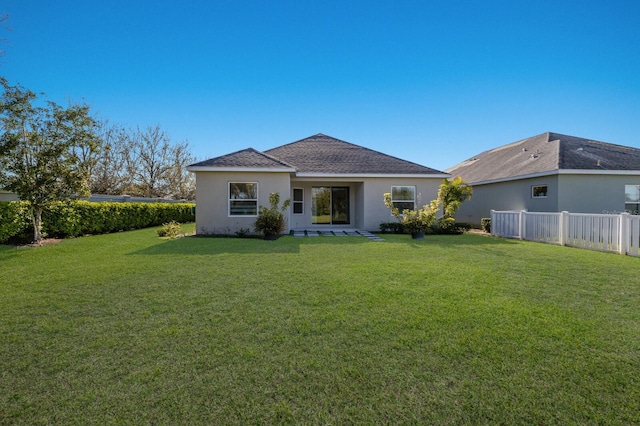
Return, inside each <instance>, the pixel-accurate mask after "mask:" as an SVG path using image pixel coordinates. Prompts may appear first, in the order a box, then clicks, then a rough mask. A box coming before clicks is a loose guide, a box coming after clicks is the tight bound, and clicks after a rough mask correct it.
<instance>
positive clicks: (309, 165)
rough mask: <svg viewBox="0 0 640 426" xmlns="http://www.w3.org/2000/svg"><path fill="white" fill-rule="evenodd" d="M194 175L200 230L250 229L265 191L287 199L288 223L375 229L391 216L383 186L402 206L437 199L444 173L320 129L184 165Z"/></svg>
mask: <svg viewBox="0 0 640 426" xmlns="http://www.w3.org/2000/svg"><path fill="white" fill-rule="evenodd" d="M187 170H189V171H191V172H194V173H195V175H196V203H197V210H196V230H197V233H198V234H225V233H235V232H238V231H241V230H242V229H250V230H251V231H253V224H254V222H255V219H256V215H257V213H258V208H259V206H269V194H270V193H272V192H277V193H279V194H280V200H281V202H282V201H284V200H286V199H290V200H291V206H290V207H289V209H288V210H287V211H286V212H285V215H286V217H287V223H288V226H289V229H296V230H298V229H300V230H302V229H309V230H312V229H314V228H323V227H324V228H326V227H332V228H340V227H342V228H352V229H363V230H370V231H377V230H379V226H380V223H382V222H390V221H393V220H394V218H393V217H392V216H391V213H390V211H389V210H388V209H387V208H386V207H385V205H384V196H383V195H384V193H386V192H390V193H392V194H393V197H394V201H395V202H396V203H397V205H398V206H399V207H401V208H413V207H415V205H416V204H417V203H419V202H421V203H423V204H424V203H427V202H429V201H430V200H432V199H434V198H436V196H437V193H438V187H439V186H440V184H441V183H442V179H444V178H448V177H449V175H448V174H446V173H444V172H441V171H438V170H434V169H431V168H429V167H425V166H422V165H419V164H416V163H412V162H410V161H406V160H401V159H399V158H396V157H392V156H390V155H386V154H383V153H380V152H377V151H374V150H371V149H368V148H365V147H362V146H358V145H354V144H352V143H349V142H345V141H341V140H339V139H336V138H332V137H330V136H326V135H323V134H317V135H315V136H311V137H308V138H305V139H302V140H299V141H296V142H292V143H289V144H286V145H282V146H279V147H277V148H273V149H270V150H267V151H264V152H260V151H257V150H255V149H253V148H248V149H244V150H241V151H237V152H234V153H231V154H227V155H223V156H221V157H216V158H212V159H209V160H206V161H202V162H199V163H196V164H192V165H190V166H189V167H187Z"/></svg>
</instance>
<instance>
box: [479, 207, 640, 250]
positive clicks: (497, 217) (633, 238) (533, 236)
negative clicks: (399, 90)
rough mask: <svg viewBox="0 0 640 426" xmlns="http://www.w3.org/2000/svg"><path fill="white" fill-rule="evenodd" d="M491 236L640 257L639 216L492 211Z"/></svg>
mask: <svg viewBox="0 0 640 426" xmlns="http://www.w3.org/2000/svg"><path fill="white" fill-rule="evenodd" d="M491 234H493V235H495V236H498V237H506V238H520V239H525V240H529V241H538V242H544V243H551V244H561V245H568V246H572V247H579V248H585V249H590V250H598V251H607V252H616V253H620V254H629V255H631V256H640V216H631V215H629V214H626V213H623V214H620V215H615V214H586V213H569V212H562V213H540V212H527V211H525V210H523V211H491Z"/></svg>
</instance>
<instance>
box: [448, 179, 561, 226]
mask: <svg viewBox="0 0 640 426" xmlns="http://www.w3.org/2000/svg"><path fill="white" fill-rule="evenodd" d="M537 185H546V186H547V197H546V198H533V196H532V187H533V186H537ZM558 195H559V191H558V177H557V176H544V177H537V178H531V179H523V180H517V181H509V182H497V183H491V184H486V185H476V186H474V187H473V196H472V197H471V200H468V201H465V202H464V203H463V204H462V206H461V207H460V210H458V213H457V214H456V220H457V221H459V222H469V223H471V224H473V225H476V226H478V225H480V221H481V219H482V218H483V217H490V216H491V210H528V211H532V212H553V211H558Z"/></svg>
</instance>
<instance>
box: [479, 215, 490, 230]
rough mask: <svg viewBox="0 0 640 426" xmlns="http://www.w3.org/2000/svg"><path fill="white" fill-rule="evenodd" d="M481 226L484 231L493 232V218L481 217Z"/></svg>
mask: <svg viewBox="0 0 640 426" xmlns="http://www.w3.org/2000/svg"><path fill="white" fill-rule="evenodd" d="M480 227H481V228H482V230H483V231H484V232H488V233H491V218H490V217H483V218H482V219H480Z"/></svg>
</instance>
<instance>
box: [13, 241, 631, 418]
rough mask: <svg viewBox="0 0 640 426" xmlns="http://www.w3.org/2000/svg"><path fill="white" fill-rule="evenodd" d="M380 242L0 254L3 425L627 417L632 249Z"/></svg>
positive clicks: (63, 246)
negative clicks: (621, 252) (623, 252)
mask: <svg viewBox="0 0 640 426" xmlns="http://www.w3.org/2000/svg"><path fill="white" fill-rule="evenodd" d="M384 237H385V239H386V241H385V242H372V241H370V240H367V239H365V238H361V237H360V238H358V237H331V238H329V237H318V238H313V239H312V238H305V239H295V238H293V237H283V238H280V239H279V240H277V241H271V242H269V241H262V240H256V239H234V238H220V239H210V238H182V239H177V240H165V239H160V238H158V237H157V235H156V230H155V229H147V230H140V231H132V232H126V233H118V234H111V235H102V236H93V237H85V238H78V239H71V240H65V241H62V242H60V243H59V244H56V245H52V246H46V247H36V248H15V247H7V246H4V247H2V246H0V266H1V269H0V283H1V284H0V287H1V290H0V336H1V339H0V424H29V425H33V424H49V423H58V424H98V423H99V424H123V423H124V424H141V423H150V424H178V423H180V424H184V423H189V424H300V423H302V424H353V423H364V424H372V423H376V424H456V425H457V424H523V425H524V424H527V425H529V424H563V425H568V424H603V425H604V424H606V425H615V424H620V425H622V424H639V423H640V414H639V413H640V332H639V330H640V309H638V307H639V306H640V275H639V273H638V271H640V259H638V258H631V257H624V256H618V255H612V254H606V253H599V252H592V251H587V250H579V249H571V248H564V247H556V246H551V245H544V244H536V243H529V242H520V241H512V240H503V239H495V238H489V237H484V236H478V235H463V236H427V237H426V238H425V239H424V240H422V241H412V240H411V239H410V238H409V237H408V236H402V235H385V236H384Z"/></svg>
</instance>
